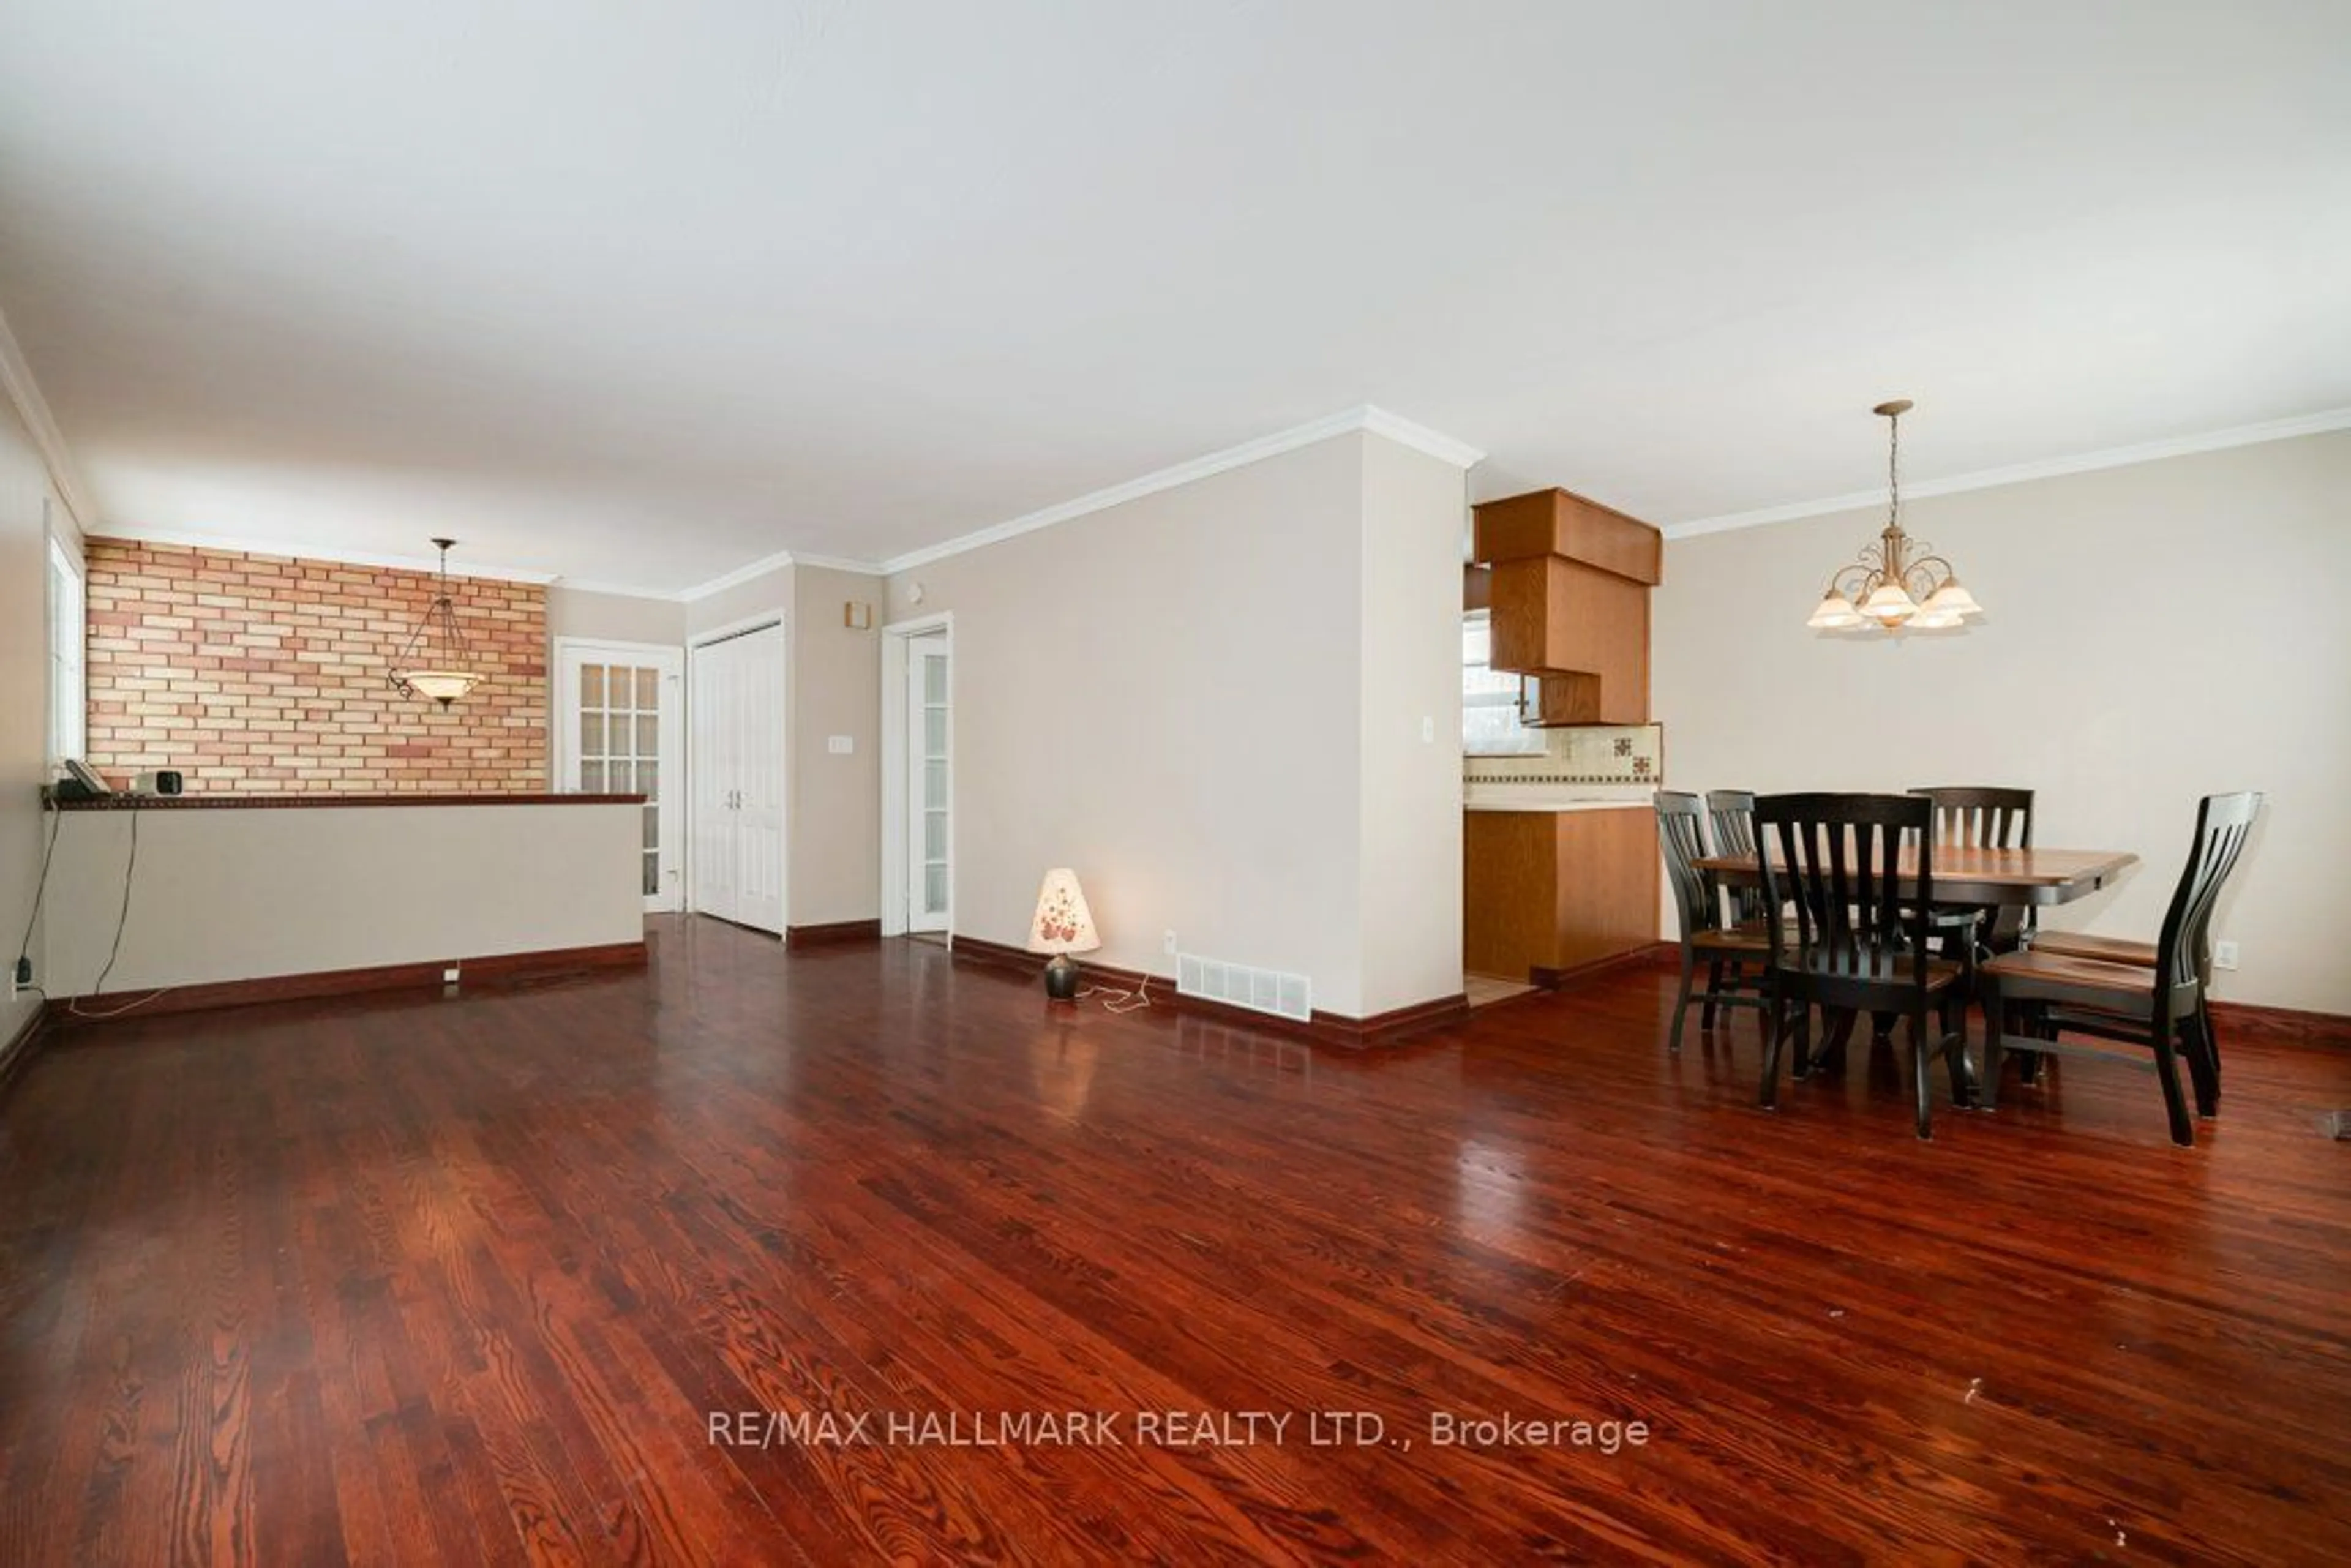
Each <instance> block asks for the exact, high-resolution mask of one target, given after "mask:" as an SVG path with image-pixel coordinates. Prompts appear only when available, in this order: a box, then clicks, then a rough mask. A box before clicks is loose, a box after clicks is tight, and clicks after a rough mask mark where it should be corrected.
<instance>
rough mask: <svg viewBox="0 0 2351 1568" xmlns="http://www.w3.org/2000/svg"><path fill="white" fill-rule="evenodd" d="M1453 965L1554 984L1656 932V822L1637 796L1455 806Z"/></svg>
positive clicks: (1476, 972)
mask: <svg viewBox="0 0 2351 1568" xmlns="http://www.w3.org/2000/svg"><path fill="white" fill-rule="evenodd" d="M1462 817H1463V824H1462V829H1463V835H1464V845H1463V854H1462V862H1461V864H1462V967H1463V968H1465V969H1467V970H1468V971H1469V973H1471V974H1473V975H1493V976H1499V977H1502V978H1505V979H1513V980H1531V981H1533V982H1534V983H1535V984H1537V985H1552V984H1556V983H1557V982H1558V981H1559V980H1560V979H1561V978H1562V977H1564V976H1566V975H1568V974H1571V973H1573V972H1574V971H1575V970H1578V969H1583V968H1587V967H1591V966H1592V965H1594V964H1599V963H1604V962H1605V961H1607V960H1608V959H1611V958H1615V957H1621V956H1624V955H1625V954H1627V953H1631V952H1633V951H1635V950H1636V949H1639V948H1643V947H1646V946H1649V945H1650V944H1651V943H1653V942H1655V941H1656V940H1657V936H1658V923H1657V889H1658V880H1657V877H1658V859H1657V829H1656V814H1655V813H1654V812H1653V811H1651V810H1648V809H1646V807H1643V806H1632V805H1628V806H1623V807H1609V808H1605V809H1601V810H1580V811H1486V810H1479V811H1464V812H1463V813H1462Z"/></svg>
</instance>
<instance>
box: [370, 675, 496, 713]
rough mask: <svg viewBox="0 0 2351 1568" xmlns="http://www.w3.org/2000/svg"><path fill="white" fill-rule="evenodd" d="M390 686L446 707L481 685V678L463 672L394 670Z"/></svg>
mask: <svg viewBox="0 0 2351 1568" xmlns="http://www.w3.org/2000/svg"><path fill="white" fill-rule="evenodd" d="M481 684H482V677H481V676H479V675H476V674H471V673H470V672H468V671H465V670H394V671H393V672H392V685H395V686H398V687H399V688H400V689H401V690H402V692H408V693H413V694H414V695H417V696H421V697H431V698H432V699H433V700H434V702H436V703H439V704H440V705H441V706H443V707H447V706H449V705H450V704H451V703H453V702H455V701H456V700H457V699H458V698H459V697H462V696H464V695H465V694H466V693H467V692H470V691H472V690H473V689H474V688H475V686H477V685H481Z"/></svg>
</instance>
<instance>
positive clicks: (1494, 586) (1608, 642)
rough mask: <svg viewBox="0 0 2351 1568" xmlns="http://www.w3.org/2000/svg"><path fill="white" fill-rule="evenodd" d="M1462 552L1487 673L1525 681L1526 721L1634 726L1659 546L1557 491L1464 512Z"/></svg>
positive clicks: (1637, 529) (1643, 694)
mask: <svg viewBox="0 0 2351 1568" xmlns="http://www.w3.org/2000/svg"><path fill="white" fill-rule="evenodd" d="M1473 517H1474V524H1473V543H1472V551H1473V553H1474V555H1475V556H1476V558H1477V559H1478V560H1479V562H1481V563H1486V564H1489V565H1490V568H1491V573H1492V575H1491V578H1490V580H1489V588H1488V592H1489V601H1490V608H1491V611H1492V617H1493V653H1492V655H1491V657H1492V661H1493V667H1494V668H1495V669H1497V670H1508V671H1511V672H1514V673H1517V674H1525V675H1531V676H1533V677H1535V678H1536V680H1535V685H1534V686H1533V688H1532V691H1531V707H1532V709H1533V712H1532V713H1531V715H1530V717H1531V719H1532V720H1533V721H1534V722H1536V723H1540V724H1550V725H1566V724H1646V723H1647V722H1648V718H1649V589H1650V586H1651V585H1652V584H1654V583H1656V582H1657V581H1659V580H1661V578H1662V577H1663V568H1664V559H1665V538H1664V536H1663V535H1661V534H1659V533H1658V532H1657V530H1656V529H1655V528H1651V527H1650V526H1649V525H1648V524H1646V523H1642V522H1635V520H1634V519H1633V518H1631V517H1626V516H1625V515H1624V514H1623V513H1622V512H1618V511H1615V510H1613V509H1612V508H1610V507H1604V506H1601V505H1600V504H1599V503H1598V502H1596V501H1587V500H1585V499H1584V498H1583V497H1581V496H1575V495H1571V494H1569V493H1568V492H1567V491H1565V490H1538V491H1536V492H1534V493H1533V494H1531V495H1526V496H1513V497H1510V499H1509V500H1505V501H1488V502H1486V503H1484V504H1482V505H1480V506H1479V507H1475V508H1473Z"/></svg>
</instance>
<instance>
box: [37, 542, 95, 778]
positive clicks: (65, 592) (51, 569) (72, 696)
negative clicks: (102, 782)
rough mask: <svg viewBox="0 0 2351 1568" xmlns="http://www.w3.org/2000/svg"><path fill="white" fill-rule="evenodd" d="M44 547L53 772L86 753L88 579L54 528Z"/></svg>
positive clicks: (49, 726) (50, 757) (87, 722)
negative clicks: (47, 554) (67, 760)
mask: <svg viewBox="0 0 2351 1568" xmlns="http://www.w3.org/2000/svg"><path fill="white" fill-rule="evenodd" d="M44 505H45V507H46V503H45V504H44ZM48 544H49V560H48V629H49V659H48V676H49V681H48V687H49V690H48V695H49V723H48V735H47V744H48V753H49V771H50V772H51V773H55V772H56V771H57V768H59V767H61V766H62V765H63V764H64V762H65V760H66V758H69V757H71V758H81V757H84V756H86V755H87V754H88V753H89V576H88V573H87V569H85V568H84V567H83V566H82V564H81V563H80V562H79V561H78V560H76V559H74V558H73V553H72V552H71V551H69V550H68V549H66V547H65V541H64V540H62V539H60V538H57V532H56V530H55V529H54V528H51V529H49V530H48Z"/></svg>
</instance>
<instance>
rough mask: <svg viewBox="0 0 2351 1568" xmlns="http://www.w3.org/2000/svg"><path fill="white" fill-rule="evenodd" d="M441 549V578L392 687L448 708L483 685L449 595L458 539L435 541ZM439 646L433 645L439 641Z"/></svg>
mask: <svg viewBox="0 0 2351 1568" xmlns="http://www.w3.org/2000/svg"><path fill="white" fill-rule="evenodd" d="M433 542H434V544H435V545H437V546H439V547H440V550H441V576H440V580H439V581H438V582H437V583H435V584H434V595H433V602H432V603H431V604H430V605H429V606H427V607H426V609H425V612H424V614H423V617H422V618H421V619H419V620H418V622H416V630H415V631H413V632H410V633H409V634H408V641H407V642H406V643H402V645H401V650H400V657H399V658H397V659H395V660H393V661H392V677H391V678H392V690H394V691H396V692H398V693H399V694H400V695H402V696H404V697H431V698H432V699H433V700H434V702H436V703H439V704H440V705H441V706H443V707H447V706H449V705H450V704H452V703H454V702H455V701H456V700H457V699H458V698H459V697H462V696H464V695H465V694H466V693H467V692H470V691H472V690H473V689H474V688H475V686H477V685H481V684H482V675H481V673H480V672H479V671H478V670H477V669H475V663H474V650H473V648H472V646H471V645H470V644H468V643H466V641H465V632H464V630H463V629H462V628H460V627H459V626H458V624H457V605H456V601H455V600H453V599H452V598H450V596H449V547H450V546H451V545H454V544H455V543H456V542H457V541H456V540H455V539H434V541H433ZM436 637H437V640H438V642H439V644H440V646H439V647H438V648H437V649H436V648H435V647H434V642H435V640H436Z"/></svg>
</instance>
